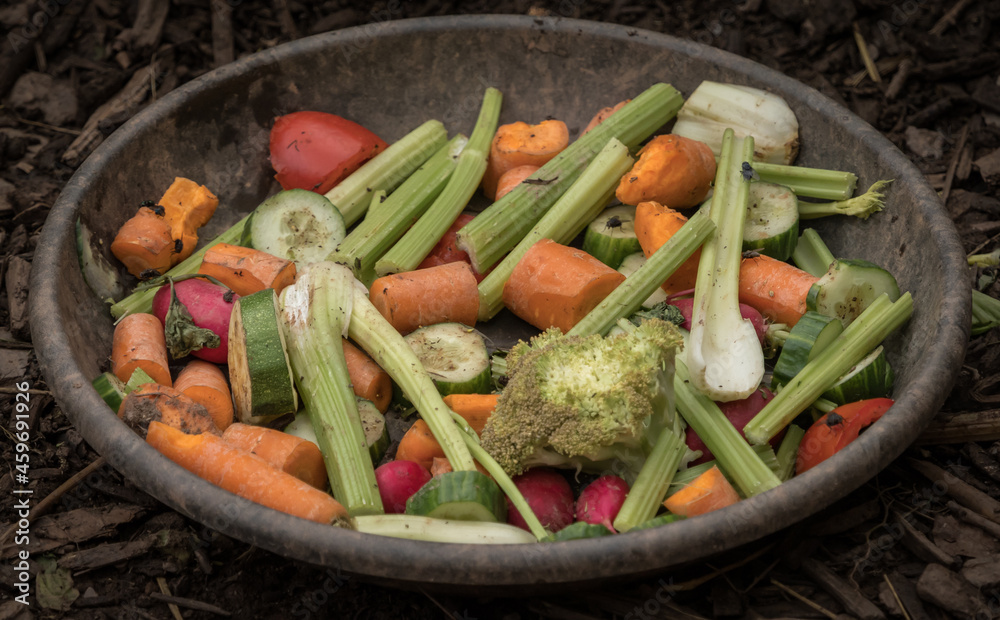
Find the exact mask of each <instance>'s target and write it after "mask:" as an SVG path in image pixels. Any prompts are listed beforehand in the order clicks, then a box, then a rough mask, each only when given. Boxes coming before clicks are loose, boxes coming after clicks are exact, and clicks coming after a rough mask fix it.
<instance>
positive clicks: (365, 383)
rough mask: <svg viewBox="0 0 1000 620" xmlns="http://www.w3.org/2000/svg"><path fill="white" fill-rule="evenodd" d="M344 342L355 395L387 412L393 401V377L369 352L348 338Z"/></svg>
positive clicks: (348, 370)
mask: <svg viewBox="0 0 1000 620" xmlns="http://www.w3.org/2000/svg"><path fill="white" fill-rule="evenodd" d="M343 342H344V358H345V359H346V360H347V374H348V375H350V377H351V386H352V387H353V389H354V394H355V396H360V397H361V398H364V399H366V400H370V401H372V403H373V404H374V405H375V407H376V408H377V409H378V410H379V411H380V412H382V413H385V410H386V409H388V408H389V403H390V402H391V401H392V378H391V377H390V376H389V373H387V372H386V371H384V370H382V367H381V366H379V365H378V364H376V363H375V360H373V359H372V358H370V357H368V354H367V353H365V352H364V351H362V350H361V349H359V348H357V347H356V346H354V345H353V344H351V342H350V341H348V340H344V341H343Z"/></svg>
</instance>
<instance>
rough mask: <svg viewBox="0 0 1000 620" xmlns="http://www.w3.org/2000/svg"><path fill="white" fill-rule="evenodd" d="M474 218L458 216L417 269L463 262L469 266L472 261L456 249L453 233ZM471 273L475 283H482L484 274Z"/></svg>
mask: <svg viewBox="0 0 1000 620" xmlns="http://www.w3.org/2000/svg"><path fill="white" fill-rule="evenodd" d="M474 217H475V216H474V215H471V214H469V213H462V214H461V215H459V216H458V218H457V219H456V220H455V222H454V223H453V224H452V225H451V228H449V229H448V230H447V231H446V232H445V233H444V236H442V237H441V239H440V240H439V241H438V242H437V245H435V246H434V247H433V248H431V251H430V253H429V254H428V255H427V257H426V258H424V260H423V261H422V262H421V263H420V264H419V265H417V269H426V268H427V267H437V266H438V265H444V264H446V263H457V262H458V261H464V262H466V263H469V264H470V265H471V264H472V259H470V258H469V255H468V254H467V253H466V252H465V251H464V250H459V249H458V245H457V243H456V241H457V239H456V236H455V233H457V232H458V231H459V230H460V229H461V228H462V227H463V226H465V225H466V224H468V223H469V222H471V221H472V219H473V218H474ZM472 273H473V274H474V275H475V276H476V281H477V282H482V281H483V278H484V277H486V274H479V273H477V272H476V270H475V269H473V270H472ZM487 273H489V272H487Z"/></svg>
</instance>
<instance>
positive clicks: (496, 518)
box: [406, 471, 507, 523]
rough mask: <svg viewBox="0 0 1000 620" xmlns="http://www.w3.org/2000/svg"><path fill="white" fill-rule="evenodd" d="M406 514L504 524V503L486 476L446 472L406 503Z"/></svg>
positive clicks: (497, 489)
mask: <svg viewBox="0 0 1000 620" xmlns="http://www.w3.org/2000/svg"><path fill="white" fill-rule="evenodd" d="M406 514H408V515H421V516H424V517H434V518H436V519H454V520H456V521H486V522H500V523H503V522H504V521H506V520H507V500H506V498H504V494H503V492H502V491H501V490H500V487H498V486H497V484H496V483H495V482H493V480H491V479H490V477H489V476H487V475H486V474H483V473H481V472H478V471H450V472H448V473H446V474H441V475H440V476H435V477H434V478H431V479H430V481H429V482H428V483H427V484H425V485H424V486H422V487H420V489H419V490H418V491H417V492H416V493H414V494H413V495H411V496H410V499H408V500H406Z"/></svg>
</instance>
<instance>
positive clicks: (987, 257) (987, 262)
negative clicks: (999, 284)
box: [967, 250, 1000, 267]
mask: <svg viewBox="0 0 1000 620" xmlns="http://www.w3.org/2000/svg"><path fill="white" fill-rule="evenodd" d="M967 260H968V262H969V266H971V267H996V266H997V265H1000V250H993V251H992V252H990V253H988V254H971V255H969V256H968V257H967Z"/></svg>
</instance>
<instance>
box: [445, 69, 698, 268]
mask: <svg viewBox="0 0 1000 620" xmlns="http://www.w3.org/2000/svg"><path fill="white" fill-rule="evenodd" d="M682 103H683V97H682V96H681V94H680V93H679V92H678V91H677V90H676V89H675V88H673V87H672V86H670V85H668V84H654V85H653V86H650V87H649V88H648V89H646V90H645V91H644V92H643V93H641V94H640V95H639V96H637V97H636V98H635V99H633V100H632V101H630V102H629V103H627V104H626V105H625V106H623V107H622V108H621V109H620V110H618V111H617V112H615V113H614V114H612V115H611V116H610V117H608V119H607V120H605V121H604V122H603V123H601V124H600V125H598V126H597V127H595V128H594V129H592V130H591V131H589V132H587V133H586V134H584V135H582V136H580V137H579V138H578V139H577V140H576V141H575V142H573V143H572V144H570V145H569V146H568V147H566V148H565V149H564V150H563V151H562V152H561V153H559V154H558V155H556V156H555V157H554V158H553V159H552V160H551V161H549V162H548V163H547V164H545V165H544V166H542V167H541V168H540V169H539V170H538V171H536V172H535V173H534V174H533V175H531V177H529V179H530V180H532V181H533V182H531V183H521V184H519V185H518V186H517V187H516V188H514V190H512V191H511V192H510V193H508V194H507V195H505V196H504V197H503V198H501V199H500V200H498V201H496V202H495V203H493V204H492V205H491V206H489V207H487V208H486V209H485V210H484V211H483V212H482V213H481V214H479V216H477V217H476V219H475V220H473V221H472V222H469V224H467V225H466V226H465V227H464V228H462V230H461V231H459V233H458V241H457V244H458V247H459V249H461V250H464V251H466V252H468V254H469V258H470V259H471V260H472V265H473V267H475V268H476V271H478V272H479V273H485V272H486V270H487V269H489V268H490V267H492V266H493V265H495V264H496V263H497V261H499V260H500V259H501V258H502V257H503V256H504V255H505V254H506V253H507V252H509V251H510V249H511V248H513V247H514V246H515V245H517V242H518V241H519V240H521V239H522V238H523V237H524V235H525V234H527V232H528V231H529V230H531V228H532V226H534V225H535V224H536V223H537V222H538V220H539V219H541V217H542V215H544V214H545V212H546V211H548V209H549V207H551V206H552V204H553V203H555V201H556V200H557V199H558V198H559V196H561V195H562V193H563V192H564V191H566V189H567V188H568V187H569V186H570V185H572V184H573V183H574V182H575V181H576V179H577V178H578V177H579V176H580V174H581V172H582V171H583V169H584V168H585V167H586V166H587V164H588V163H589V162H590V160H591V159H593V158H594V156H595V155H596V154H597V152H598V151H600V149H601V148H602V147H603V146H604V145H605V144H607V141H608V139H609V138H612V137H615V138H618V140H620V141H621V142H622V143H624V144H625V145H626V146H627V147H629V148H630V149H632V148H635V147H636V146H638V144H639V143H640V142H641V141H642V140H644V139H646V138H647V137H649V136H650V135H652V133H653V132H654V131H656V130H657V129H659V128H660V127H662V126H663V125H664V124H665V123H666V122H667V121H669V120H670V119H671V118H673V117H674V115H675V114H677V110H679V109H680V107H681V104H682Z"/></svg>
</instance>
